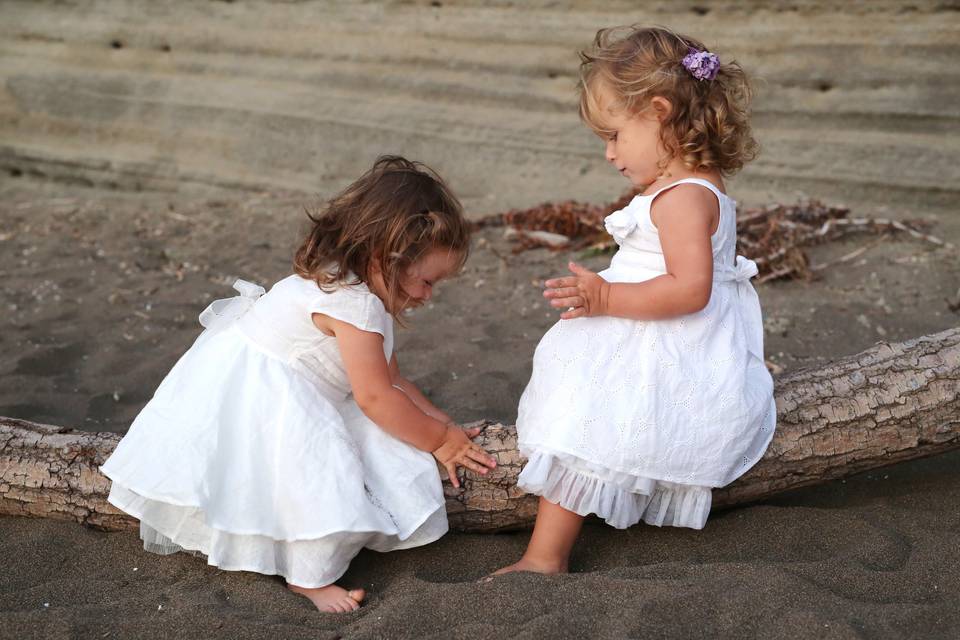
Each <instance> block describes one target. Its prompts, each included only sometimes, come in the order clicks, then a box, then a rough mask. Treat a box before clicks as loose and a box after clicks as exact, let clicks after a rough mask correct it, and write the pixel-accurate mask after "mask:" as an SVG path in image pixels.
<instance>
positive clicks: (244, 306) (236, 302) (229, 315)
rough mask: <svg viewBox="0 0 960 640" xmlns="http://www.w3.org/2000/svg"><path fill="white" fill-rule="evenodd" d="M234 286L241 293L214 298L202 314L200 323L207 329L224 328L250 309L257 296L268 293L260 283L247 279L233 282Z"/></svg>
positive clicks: (210, 330) (213, 331)
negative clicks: (229, 296) (228, 296)
mask: <svg viewBox="0 0 960 640" xmlns="http://www.w3.org/2000/svg"><path fill="white" fill-rule="evenodd" d="M233 288H234V289H236V290H237V291H239V292H240V295H238V296H234V297H232V298H221V299H219V300H214V301H213V302H211V303H210V305H209V306H208V307H207V308H206V309H204V310H203V312H202V313H201V314H200V324H202V325H203V326H204V327H205V328H206V329H207V331H209V332H211V333H216V332H218V331H220V330H222V329H223V328H225V327H226V326H227V325H229V324H230V323H232V322H234V321H235V320H237V319H238V318H240V316H242V315H243V314H245V313H246V312H247V311H249V310H250V307H252V306H253V303H254V302H256V301H257V298H259V297H260V296H262V295H263V294H264V293H266V290H265V289H264V288H263V287H261V286H260V285H258V284H254V283H252V282H247V281H246V280H237V281H236V282H234V283H233Z"/></svg>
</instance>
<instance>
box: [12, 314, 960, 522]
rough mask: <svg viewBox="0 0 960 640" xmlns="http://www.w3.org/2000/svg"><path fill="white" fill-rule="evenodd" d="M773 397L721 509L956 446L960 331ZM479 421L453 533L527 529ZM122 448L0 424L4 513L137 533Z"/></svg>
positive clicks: (511, 467) (864, 357)
mask: <svg viewBox="0 0 960 640" xmlns="http://www.w3.org/2000/svg"><path fill="white" fill-rule="evenodd" d="M776 398H777V418H778V423H777V432H776V435H775V436H774V438H773V441H772V442H771V444H770V447H769V449H768V450H767V453H766V455H765V456H764V457H763V459H762V460H760V462H759V463H757V465H756V466H755V467H754V468H753V469H751V470H750V471H749V472H748V473H746V474H745V475H744V476H743V477H741V478H740V479H738V480H737V481H736V482H734V483H733V484H731V485H730V486H728V487H725V488H723V489H718V490H716V491H714V494H713V501H714V506H715V507H727V506H730V505H734V504H742V503H746V502H751V501H755V500H759V499H762V498H765V497H767V496H770V495H773V494H775V493H778V492H781V491H785V490H787V489H794V488H797V487H802V486H806V485H811V484H815V483H820V482H825V481H828V480H832V479H835V478H840V477H843V476H847V475H850V474H854V473H857V472H860V471H864V470H867V469H873V468H876V467H881V466H885V465H889V464H893V463H895V462H899V461H902V460H908V459H911V458H920V457H924V456H929V455H933V454H936V453H940V452H943V451H947V450H949V449H954V448H960V328H955V329H950V330H947V331H944V332H942V333H938V334H934V335H929V336H923V337H920V338H917V339H914V340H908V341H906V342H902V343H898V344H886V343H880V344H878V345H877V346H875V347H873V348H871V349H868V350H866V351H864V352H862V353H859V354H856V355H852V356H848V357H845V358H841V359H840V360H837V361H835V362H833V363H831V364H828V365H827V366H824V367H821V368H811V369H803V370H799V371H796V372H794V373H789V374H787V375H784V376H781V377H780V378H778V379H777V381H776ZM482 424H484V426H485V429H484V431H483V433H482V434H481V435H480V436H478V437H477V441H478V443H480V444H481V445H482V446H483V447H485V448H486V449H487V451H489V452H491V453H493V454H495V455H497V457H498V459H499V462H500V464H499V466H498V468H497V469H496V470H495V471H494V472H492V473H490V474H489V475H488V476H487V477H479V476H475V475H474V474H472V473H467V474H466V478H465V480H464V483H463V488H462V489H459V490H457V489H454V488H453V487H452V486H450V484H449V483H446V484H445V487H444V488H445V491H446V496H447V512H448V514H449V516H450V524H451V526H452V527H453V528H455V529H459V530H461V531H474V532H493V531H502V530H508V529H517V528H522V527H525V526H529V525H530V524H531V523H532V522H533V518H534V517H535V515H536V499H535V497H533V496H528V495H525V494H524V493H523V492H522V491H520V490H518V489H517V488H516V479H517V474H518V473H519V472H520V468H521V467H522V463H523V461H522V459H521V457H520V455H519V454H518V452H517V447H516V432H515V430H514V428H513V427H509V426H504V425H501V424H494V423H489V422H486V423H482ZM119 440H120V436H119V435H117V434H114V433H90V432H84V431H75V430H72V429H65V428H61V427H54V426H49V425H40V424H35V423H32V422H26V421H23V420H16V419H12V418H0V514H6V515H21V516H34V517H48V518H59V519H66V520H74V521H77V522H81V523H84V524H87V525H90V526H93V527H97V528H101V529H108V530H116V529H125V528H131V527H134V526H136V521H135V520H134V519H132V518H130V517H129V516H126V515H125V514H123V513H121V512H119V511H117V510H116V509H114V508H113V507H112V506H111V505H109V504H108V503H107V502H106V496H107V493H108V492H109V488H110V481H109V480H108V479H107V478H105V477H104V476H102V475H101V474H100V473H99V471H98V470H97V468H98V466H99V465H100V464H102V463H103V461H104V460H105V459H106V458H107V456H109V455H110V453H111V452H112V451H113V449H114V447H115V446H116V445H117V442H119Z"/></svg>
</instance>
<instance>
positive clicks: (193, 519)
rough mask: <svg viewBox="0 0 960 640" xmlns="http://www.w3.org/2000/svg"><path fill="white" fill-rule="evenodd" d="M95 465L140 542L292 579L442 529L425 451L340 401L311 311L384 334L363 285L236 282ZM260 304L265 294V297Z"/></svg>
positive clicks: (328, 347)
mask: <svg viewBox="0 0 960 640" xmlns="http://www.w3.org/2000/svg"><path fill="white" fill-rule="evenodd" d="M234 286H235V288H237V289H238V290H240V291H241V293H242V295H241V296H238V297H237V298H231V299H227V300H218V301H216V302H214V303H213V304H212V305H210V307H208V309H207V310H206V311H204V313H203V314H201V317H200V319H201V323H203V324H204V326H206V327H207V329H206V331H204V332H203V333H202V334H201V335H200V337H199V338H198V339H197V341H196V342H195V343H194V345H193V346H192V347H191V348H190V350H189V351H187V353H186V354H185V355H184V356H183V357H182V358H181V359H180V360H179V362H177V364H176V365H175V366H174V367H173V369H172V370H171V371H170V373H169V374H168V375H167V377H166V378H165V379H164V380H163V382H162V383H161V385H160V387H159V388H158V389H157V392H156V394H155V395H154V397H153V399H151V400H150V402H149V403H147V405H146V406H145V407H144V409H143V411H142V412H141V413H140V414H139V415H138V416H137V418H136V420H134V422H133V425H132V426H131V427H130V430H129V431H128V433H127V435H126V436H125V437H124V438H123V439H122V440H121V441H120V444H119V445H118V446H117V449H116V451H114V453H113V455H112V456H110V458H109V459H108V460H107V461H106V463H105V464H104V465H103V466H102V467H101V471H102V472H103V473H104V474H105V475H106V476H108V477H109V478H110V479H111V480H112V481H113V486H112V488H111V491H110V496H109V500H110V502H111V503H112V504H113V505H115V506H116V507H118V508H120V509H122V510H123V511H125V512H127V513H129V514H131V515H133V516H135V517H136V518H138V519H139V520H140V522H141V537H142V538H143V541H144V548H145V549H147V550H149V551H154V552H157V553H173V552H176V551H180V550H188V551H195V552H199V553H202V554H204V555H206V556H207V561H208V563H209V564H211V565H214V566H217V567H220V568H221V569H228V570H246V571H256V572H258V573H264V574H279V575H281V576H284V577H285V578H286V579H287V581H288V582H290V583H291V584H295V585H299V586H302V587H321V586H325V585H328V584H330V583H332V582H334V581H335V580H337V579H338V578H339V577H340V576H341V575H342V574H343V573H344V571H346V569H347V566H348V564H349V562H350V560H351V559H352V558H353V557H354V556H355V555H356V554H357V552H359V550H360V549H361V548H363V547H369V548H371V549H375V550H377V551H389V550H393V549H403V548H408V547H414V546H418V545H422V544H426V543H428V542H432V541H434V540H436V539H437V538H439V537H440V536H442V535H443V534H444V533H445V532H446V531H447V517H446V510H445V506H444V497H443V491H442V488H441V484H440V475H439V473H438V470H437V465H436V462H435V461H434V459H433V457H432V456H431V455H430V454H428V453H425V452H422V451H419V450H418V449H416V448H414V447H412V446H410V445H408V444H406V443H404V442H402V441H400V440H398V439H396V438H394V437H393V436H391V435H389V434H388V433H386V432H385V431H383V430H382V429H380V428H379V427H378V426H377V425H376V424H374V423H373V422H371V421H370V420H369V419H368V418H367V417H366V416H365V415H364V414H363V412H361V411H360V409H359V407H357V405H356V403H355V402H354V400H353V396H352V395H350V385H349V382H348V380H347V375H346V372H345V370H344V366H343V361H342V359H341V356H340V352H339V350H338V349H337V345H336V339H335V338H333V337H329V336H326V335H325V334H323V333H322V332H321V331H319V330H318V329H317V328H316V327H315V326H314V325H313V322H312V320H311V314H312V313H315V312H316V313H323V314H326V315H329V316H330V317H333V318H336V319H338V320H342V321H344V322H348V323H350V324H352V325H354V326H356V327H358V328H360V329H363V330H364V331H373V332H376V333H379V334H381V335H382V336H383V349H384V358H386V359H388V360H389V358H390V355H391V352H392V350H393V321H392V318H391V317H390V316H389V314H388V313H387V312H386V310H385V309H384V306H383V303H382V302H381V301H380V299H379V298H377V297H376V296H375V295H374V294H372V293H371V292H370V291H369V290H368V289H367V288H366V286H364V285H355V286H341V287H339V288H338V289H336V290H335V291H334V292H332V293H325V292H323V291H321V290H320V288H319V287H318V286H317V285H316V283H314V282H313V281H311V280H306V279H304V278H301V277H299V276H290V277H288V278H286V279H284V280H281V281H280V282H278V283H277V284H276V285H274V287H273V288H272V289H271V290H270V292H269V293H267V294H265V295H262V294H263V289H262V288H261V287H258V286H256V285H252V284H250V283H248V282H244V281H238V282H237V284H236V285H234ZM261 296H262V297H261Z"/></svg>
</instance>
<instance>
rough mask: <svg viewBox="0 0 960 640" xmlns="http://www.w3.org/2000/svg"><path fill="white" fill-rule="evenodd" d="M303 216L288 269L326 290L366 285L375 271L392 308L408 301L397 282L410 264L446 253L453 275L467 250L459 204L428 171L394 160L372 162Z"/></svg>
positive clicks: (466, 227) (467, 232)
mask: <svg viewBox="0 0 960 640" xmlns="http://www.w3.org/2000/svg"><path fill="white" fill-rule="evenodd" d="M307 216H308V217H309V219H310V222H311V223H312V226H311V228H310V230H309V232H308V233H307V235H306V238H304V240H303V242H302V244H301V245H300V248H299V249H298V250H297V253H296V255H295V256H294V261H293V267H294V271H295V272H296V273H297V274H298V275H300V276H302V277H304V278H308V279H310V280H313V281H315V282H316V283H317V285H318V286H319V287H320V288H321V289H323V290H325V291H329V290H331V289H332V288H334V287H335V285H336V284H338V283H346V284H356V283H357V282H363V283H369V279H370V276H371V268H372V267H373V266H374V265H376V267H377V268H378V270H379V271H380V273H381V274H382V276H383V281H384V284H385V286H386V289H387V295H388V296H389V299H388V300H385V301H384V302H386V303H387V304H386V306H387V308H388V309H392V310H397V309H402V308H403V305H404V304H405V303H406V301H407V300H409V298H410V296H409V294H407V292H406V291H404V290H403V287H402V284H401V282H402V276H403V274H404V272H405V271H406V270H407V269H408V268H409V267H410V266H411V265H413V263H414V262H416V261H417V260H419V259H420V258H422V257H423V256H424V255H426V254H427V253H428V252H429V251H431V250H433V249H446V250H448V251H450V252H451V254H452V255H453V256H455V258H456V263H455V264H456V270H457V271H459V270H460V269H461V268H463V264H464V263H465V262H466V260H467V255H468V253H469V249H470V228H469V224H468V223H467V221H466V219H465V218H464V216H463V208H462V206H461V205H460V201H459V200H457V198H456V197H455V196H454V195H453V194H452V193H451V192H450V190H449V188H448V187H447V185H446V184H445V183H444V181H443V180H442V179H441V178H440V176H438V175H437V174H436V173H435V172H434V171H433V170H432V169H430V168H429V167H427V166H426V165H424V164H422V163H419V162H412V161H410V160H407V159H406V158H403V157H400V156H381V157H379V158H378V159H377V161H376V162H375V163H374V165H373V167H372V168H371V169H370V170H369V171H367V172H366V173H364V174H363V175H362V176H360V177H359V178H358V179H357V180H356V181H354V182H353V183H352V184H350V185H349V186H348V187H347V188H346V189H344V190H343V191H341V192H340V193H339V194H337V195H336V196H335V197H334V198H333V199H332V200H330V201H329V202H328V203H327V205H326V208H324V209H323V210H322V211H320V212H319V213H311V212H310V211H308V212H307ZM398 321H400V322H401V324H402V320H401V319H400V318H398Z"/></svg>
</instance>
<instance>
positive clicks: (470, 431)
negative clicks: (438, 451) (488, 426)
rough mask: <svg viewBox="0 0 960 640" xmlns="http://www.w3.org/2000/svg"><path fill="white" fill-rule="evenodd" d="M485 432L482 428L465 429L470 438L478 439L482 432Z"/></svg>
mask: <svg viewBox="0 0 960 640" xmlns="http://www.w3.org/2000/svg"><path fill="white" fill-rule="evenodd" d="M481 431H483V429H481V428H480V427H470V428H469V429H464V430H463V432H464V433H465V434H467V437H468V438H476V437H477V436H478V435H480V432H481Z"/></svg>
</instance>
